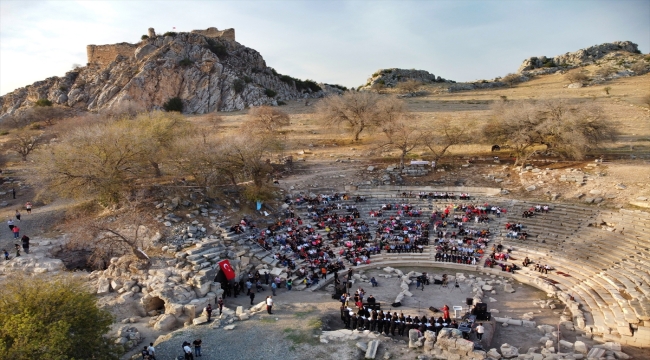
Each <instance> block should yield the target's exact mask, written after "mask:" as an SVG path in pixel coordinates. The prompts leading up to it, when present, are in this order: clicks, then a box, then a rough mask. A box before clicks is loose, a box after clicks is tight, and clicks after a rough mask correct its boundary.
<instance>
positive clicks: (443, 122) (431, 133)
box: [422, 117, 475, 163]
mask: <svg viewBox="0 0 650 360" xmlns="http://www.w3.org/2000/svg"><path fill="white" fill-rule="evenodd" d="M474 129H475V126H474V123H473V122H465V123H459V121H458V120H455V119H452V118H450V117H443V118H438V119H436V120H435V121H434V122H433V123H432V124H431V125H430V126H429V127H428V129H426V130H425V133H424V137H423V138H422V143H423V145H424V146H425V147H427V148H428V149H429V150H430V151H431V153H432V154H433V161H435V162H436V163H438V162H439V161H440V160H441V159H442V158H443V157H444V156H445V155H446V154H447V151H448V150H449V148H450V147H452V146H455V145H462V144H467V143H469V142H470V140H471V139H472V138H473V137H474Z"/></svg>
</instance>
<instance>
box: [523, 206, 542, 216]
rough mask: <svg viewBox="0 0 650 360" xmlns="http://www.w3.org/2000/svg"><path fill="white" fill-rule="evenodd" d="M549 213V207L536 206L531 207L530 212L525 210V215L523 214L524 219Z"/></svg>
mask: <svg viewBox="0 0 650 360" xmlns="http://www.w3.org/2000/svg"><path fill="white" fill-rule="evenodd" d="M541 212H544V213H546V214H547V213H548V205H539V204H538V205H535V206H531V207H530V208H529V209H528V210H524V211H523V213H522V214H521V217H522V218H529V217H533V216H534V215H535V213H541Z"/></svg>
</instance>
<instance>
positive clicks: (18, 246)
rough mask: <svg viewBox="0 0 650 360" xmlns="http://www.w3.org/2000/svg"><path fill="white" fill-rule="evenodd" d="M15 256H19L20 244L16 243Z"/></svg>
mask: <svg viewBox="0 0 650 360" xmlns="http://www.w3.org/2000/svg"><path fill="white" fill-rule="evenodd" d="M15 246H16V257H19V256H20V245H18V244H16V245H15Z"/></svg>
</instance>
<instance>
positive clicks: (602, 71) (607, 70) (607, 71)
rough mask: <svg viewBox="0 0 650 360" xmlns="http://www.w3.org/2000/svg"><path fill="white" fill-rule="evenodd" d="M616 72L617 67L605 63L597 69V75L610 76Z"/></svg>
mask: <svg viewBox="0 0 650 360" xmlns="http://www.w3.org/2000/svg"><path fill="white" fill-rule="evenodd" d="M614 73H616V69H614V67H612V66H611V65H607V64H606V65H603V66H601V67H599V68H598V69H596V75H598V76H601V77H608V76H609V75H612V74H614Z"/></svg>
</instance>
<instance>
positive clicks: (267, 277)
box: [264, 271, 271, 285]
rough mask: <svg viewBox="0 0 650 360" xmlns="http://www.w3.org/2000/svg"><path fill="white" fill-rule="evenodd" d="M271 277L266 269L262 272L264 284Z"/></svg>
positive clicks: (267, 282)
mask: <svg viewBox="0 0 650 360" xmlns="http://www.w3.org/2000/svg"><path fill="white" fill-rule="evenodd" d="M270 278H271V275H269V273H268V271H265V272H264V281H265V282H266V285H268V284H269V279H270Z"/></svg>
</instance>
